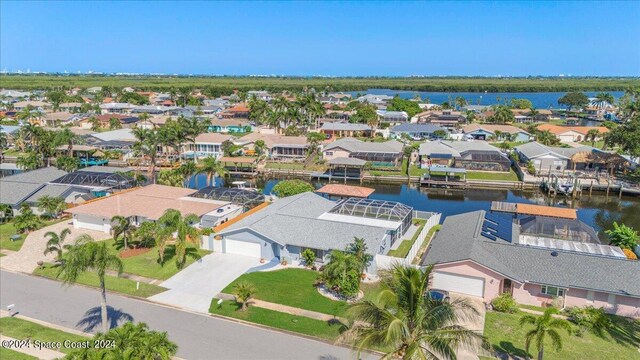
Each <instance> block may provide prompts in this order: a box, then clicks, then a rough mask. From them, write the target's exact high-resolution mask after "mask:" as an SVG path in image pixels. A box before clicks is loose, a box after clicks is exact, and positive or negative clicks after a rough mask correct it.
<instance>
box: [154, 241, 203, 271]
mask: <svg viewBox="0 0 640 360" xmlns="http://www.w3.org/2000/svg"><path fill="white" fill-rule="evenodd" d="M185 254H186V257H187V258H192V259H194V260H196V261H198V260H200V259H202V256H201V255H200V253H199V252H198V249H196V248H195V247H191V246H190V247H187V250H186V252H185ZM175 257H176V247H175V245H169V246H167V247H166V248H165V249H164V262H162V263H160V265H162V266H164V264H166V263H167V262H169V261H171V260H173V259H175ZM158 262H160V259H158Z"/></svg>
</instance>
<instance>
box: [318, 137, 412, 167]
mask: <svg viewBox="0 0 640 360" xmlns="http://www.w3.org/2000/svg"><path fill="white" fill-rule="evenodd" d="M403 148H404V145H403V144H402V143H401V142H399V141H396V140H390V141H384V142H374V141H362V140H358V139H354V138H343V139H339V140H336V141H334V142H332V143H330V144H328V145H326V146H325V147H324V148H323V149H322V158H323V159H325V160H332V159H335V158H341V157H342V158H350V157H352V158H356V159H361V160H364V161H369V162H373V163H377V164H378V165H393V166H398V165H399V164H400V163H401V162H402V156H403V152H402V149H403Z"/></svg>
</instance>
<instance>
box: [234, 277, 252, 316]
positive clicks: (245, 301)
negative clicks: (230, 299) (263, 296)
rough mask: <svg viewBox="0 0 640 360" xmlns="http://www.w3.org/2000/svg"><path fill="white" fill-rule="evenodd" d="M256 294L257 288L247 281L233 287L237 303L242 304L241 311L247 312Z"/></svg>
mask: <svg viewBox="0 0 640 360" xmlns="http://www.w3.org/2000/svg"><path fill="white" fill-rule="evenodd" d="M255 293H256V287H255V286H253V284H250V283H248V282H246V281H240V282H238V283H237V284H236V285H235V286H234V287H233V294H234V295H235V297H236V301H237V302H238V303H240V304H241V306H242V307H241V309H240V310H241V311H245V310H247V306H248V305H249V302H250V301H251V299H252V298H253V296H254V295H255Z"/></svg>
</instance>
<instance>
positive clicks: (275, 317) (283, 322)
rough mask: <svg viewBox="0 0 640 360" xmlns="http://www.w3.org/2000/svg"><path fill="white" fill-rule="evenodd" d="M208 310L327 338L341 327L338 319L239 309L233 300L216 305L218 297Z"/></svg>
mask: <svg viewBox="0 0 640 360" xmlns="http://www.w3.org/2000/svg"><path fill="white" fill-rule="evenodd" d="M209 312H210V313H212V314H218V315H223V316H228V317H232V318H235V319H240V320H245V321H249V322H252V323H256V324H262V325H266V326H270V327H274V328H278V329H283V330H287V331H293V332H297V333H301V334H305V335H309V336H315V337H319V338H323V339H327V340H335V339H336V338H337V337H338V335H340V329H341V328H342V324H340V323H339V322H338V321H336V322H329V321H321V320H316V319H310V318H307V317H304V316H295V315H291V314H287V313H282V312H278V311H273V310H268V309H262V308H259V307H256V306H249V308H248V309H247V310H246V311H240V310H239V309H238V305H237V304H236V303H235V302H234V301H229V300H225V301H223V302H222V304H221V305H218V299H215V298H214V299H213V300H212V301H211V306H210V307H209Z"/></svg>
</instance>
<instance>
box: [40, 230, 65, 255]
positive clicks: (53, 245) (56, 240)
mask: <svg viewBox="0 0 640 360" xmlns="http://www.w3.org/2000/svg"><path fill="white" fill-rule="evenodd" d="M69 234H71V230H69V229H64V230H62V231H61V232H60V234H56V233H55V232H53V231H48V232H47V233H45V234H44V237H46V238H49V240H48V241H47V245H46V248H45V249H44V254H45V255H47V254H49V253H56V262H58V263H59V262H61V261H62V250H63V249H68V246H69V245H63V243H64V240H65V239H66V238H67V236H68V235H69Z"/></svg>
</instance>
